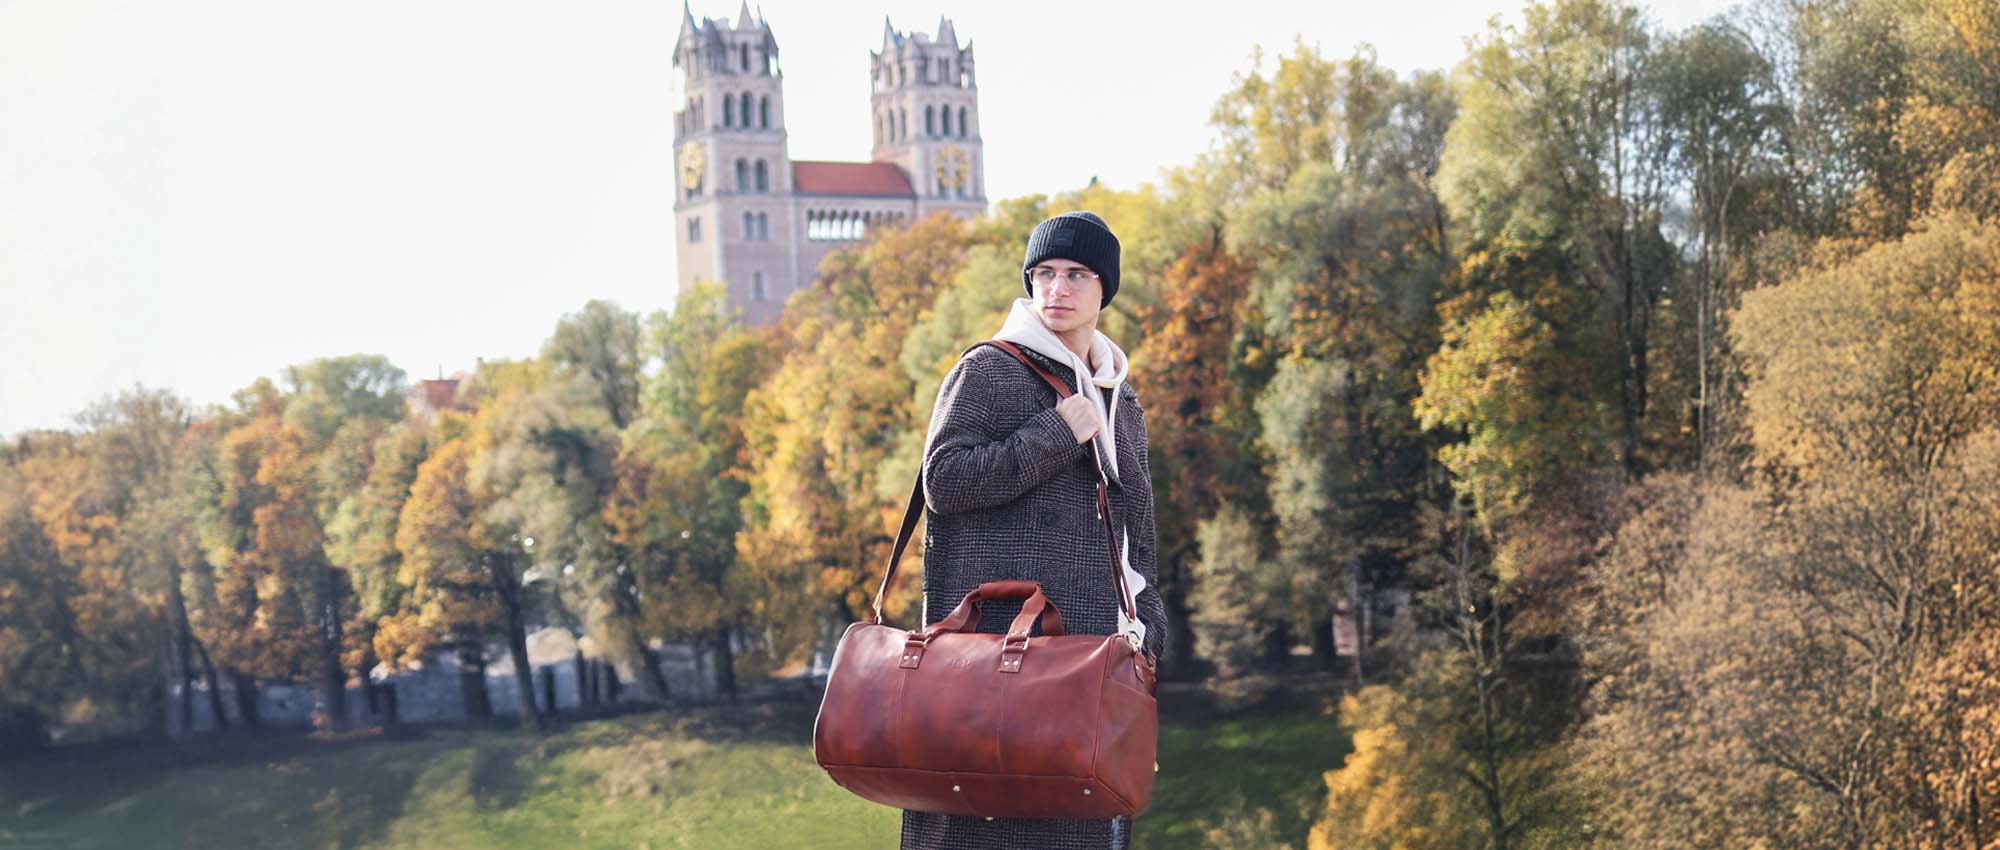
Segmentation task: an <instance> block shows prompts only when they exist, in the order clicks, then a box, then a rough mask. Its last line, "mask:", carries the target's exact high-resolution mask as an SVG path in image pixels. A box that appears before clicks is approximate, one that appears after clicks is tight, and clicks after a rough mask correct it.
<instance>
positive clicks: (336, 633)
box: [319, 564, 347, 732]
mask: <svg viewBox="0 0 2000 850" xmlns="http://www.w3.org/2000/svg"><path fill="white" fill-rule="evenodd" d="M320 572H321V587H320V608H319V614H320V622H321V626H320V630H319V636H320V647H319V667H320V670H319V703H320V709H321V710H322V711H325V712H326V715H325V717H326V728H327V730H328V731H335V732H337V731H340V730H341V729H345V728H347V671H346V670H343V669H341V666H340V644H341V622H340V586H339V584H338V582H339V573H338V572H337V571H336V570H334V569H333V567H332V566H331V565H326V564H322V565H321V570H320Z"/></svg>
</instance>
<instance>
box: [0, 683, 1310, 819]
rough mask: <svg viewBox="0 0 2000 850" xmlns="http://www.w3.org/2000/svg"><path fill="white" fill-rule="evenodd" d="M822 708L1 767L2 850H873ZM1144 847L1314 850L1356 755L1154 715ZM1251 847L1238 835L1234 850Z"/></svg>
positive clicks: (1247, 729) (116, 754)
mask: <svg viewBox="0 0 2000 850" xmlns="http://www.w3.org/2000/svg"><path fill="white" fill-rule="evenodd" d="M812 711H813V706H811V705H807V704H796V705H793V704H778V705H764V706H757V707H754V708H750V709H746V710H744V711H742V712H739V713H735V714H730V713H726V712H724V711H722V710H721V709H715V708H704V709H697V710H677V711H671V712H656V713H649V714H638V715H628V716H624V717H616V718H609V719H604V720H594V721H588V722H579V723H574V724H570V725H567V726H565V727H563V728H561V729H559V730H556V731H553V732H551V733H549V734H547V735H544V736H541V737H539V738H538V737H535V736H530V735H526V734H523V733H521V732H518V731H514V730H507V729H426V730H418V731H411V732H404V733H400V734H396V735H390V736H381V735H377V736H363V737H354V738H349V739H345V740H338V741H321V740H308V739H305V738H302V737H299V736H296V735H287V734H280V733H268V734H238V735H229V736H222V737H218V738H207V739H202V740H197V741H193V742H188V743H184V744H176V745H146V746H139V747H130V746H128V747H93V748H80V749H75V750H69V751H61V752H55V753H49V754H43V755H37V756H34V757H30V758H25V759H16V760H13V761H9V762H0V848H8V850H12V848H23V850H26V849H27V848H35V849H36V850H40V848H50V850H54V848H79V850H80V849H81V848H100V847H101V848H118V850H126V848H155V847H159V848H169V847H187V848H197V847H198V848H214V850H235V849H236V848H384V849H385V850H402V848H408V849H409V850H417V849H418V848H423V850H454V848H517V847H518V848H549V847H561V848H565V850H572V849H573V850H583V848H598V847H603V848H620V850H631V848H650V850H666V849H667V848H703V849H704V850H707V849H708V848H725V849H726V848H760V850H761V849H762V848H787V847H813V848H827V850H838V848H849V847H852V848H870V850H879V848H884V847H893V846H895V844H896V834H897V829H898V823H899V819H898V814H897V812H895V811H894V810H891V809H888V808H884V807H881V806H876V805H873V804H870V803H867V802H864V801H862V800H860V799H859V798H856V797H853V796H851V795H849V794H848V793H847V792H845V791H843V790H841V789H840V788H839V787H837V786H835V785H834V784H833V783H832V782H831V781H829V780H828V779H827V778H826V775H825V774H824V773H823V772H822V771H821V770H820V769H819V767H818V766H817V765H815V764H814V763H813V759H812V748H811V744H810V741H811V724H812ZM1162 719H1163V721H1164V725H1163V728H1162V730H1161V735H1160V765H1161V773H1160V778H1159V784H1158V787H1157V788H1156V790H1155V794H1154V799H1153V805H1152V809H1151V810H1150V811H1149V812H1148V813H1147V814H1146V816H1144V817H1142V818H1141V819H1140V820H1139V822H1138V831H1137V836H1136V839H1137V840H1136V841H1135V844H1136V846H1138V847H1143V848H1156V849H1157V850H1169V848H1197V847H1203V846H1206V844H1207V841H1206V837H1205V836H1206V831H1207V830H1208V829H1209V828H1211V827H1214V826H1217V825H1223V824H1227V823H1232V822H1233V823H1242V822H1245V820H1246V818H1247V819H1249V820H1256V818H1255V815H1256V810H1257V809H1265V810H1268V811H1270V813H1271V815H1270V817H1269V819H1268V820H1264V821H1261V826H1260V827H1258V828H1260V829H1262V830H1263V831H1264V832H1265V833H1267V834H1268V838H1269V839H1271V840H1270V841H1269V844H1270V845H1271V846H1276V845H1277V844H1279V843H1288V844H1290V845H1291V846H1292V847H1293V848H1294V850H1303V848H1304V846H1305V840H1304V836H1305V830H1306V827H1307V820H1306V817H1307V812H1306V809H1308V808H1310V807H1312V806H1315V805H1316V804H1317V803H1318V802H1319V800H1320V799H1321V797H1322V795H1323V793H1324V789H1323V786H1322V785H1321V783H1320V774H1321V773H1322V772H1323V771H1325V770H1326V769H1328V768H1330V767H1333V766H1336V765H1338V764H1339V762H1340V758H1341V756H1342V755H1343V754H1344V753H1345V752H1346V746H1347V745H1346V741H1345V740H1344V739H1343V738H1342V737H1341V736H1340V735H1339V733H1338V730H1337V729H1336V728H1335V727H1334V725H1333V718H1332V717H1331V715H1330V714H1328V713H1326V712H1325V709H1324V707H1323V700H1304V701H1301V700H1293V701H1291V704H1290V705H1288V706H1286V707H1279V708H1273V709H1266V710H1262V711H1256V712H1251V713H1245V714H1239V715H1234V716H1221V715H1218V714H1217V713H1216V712H1215V711H1214V710H1213V709H1212V708H1208V707H1206V706H1204V705H1202V704H1201V703H1199V702H1198V701H1188V702H1187V704H1186V705H1185V706H1183V705H1181V704H1178V703H1175V702H1173V701H1171V700H1170V701H1169V702H1168V704H1167V705H1166V706H1165V707H1164V708H1163V710H1162ZM1237 834H1240V831H1239V832H1238V833H1237Z"/></svg>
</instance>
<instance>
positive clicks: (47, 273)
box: [0, 0, 1729, 435]
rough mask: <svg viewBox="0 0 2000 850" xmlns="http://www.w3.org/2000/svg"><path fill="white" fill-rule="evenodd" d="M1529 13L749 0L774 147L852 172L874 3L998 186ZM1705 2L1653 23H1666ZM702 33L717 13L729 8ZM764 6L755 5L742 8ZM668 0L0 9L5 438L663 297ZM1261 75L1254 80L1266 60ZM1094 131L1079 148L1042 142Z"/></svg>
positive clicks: (525, 350)
mask: <svg viewBox="0 0 2000 850" xmlns="http://www.w3.org/2000/svg"><path fill="white" fill-rule="evenodd" d="M1519 5H1520V4H1519V3H1518V2H1513V1H1512V0H1507V1H1506V2H1496V0H1486V2H1474V1H1473V0H1441V2H1382V0H1366V2H1363V0H1322V1H1321V2H1317V3H1283V2H1276V0H1242V2H1229V3H1226V4H1221V5H1217V6H1205V7H1204V6H1193V7H1187V8H1184V9H1175V8H1173V7H1171V6H1169V5H1168V4H1165V3H1158V2H1116V3H1084V2H1074V0H1071V2H1049V0H1018V2H1010V3H1006V4H1001V3H980V4H972V3H964V2H957V0H923V2H913V0H877V2H869V3H851V2H839V3H834V2H826V0H817V2H809V1H808V0H769V2H765V3H763V4H762V5H761V10H762V13H763V15H764V17H765V19H766V20H768V21H769V22H770V24H771V27H772V29H773V32H774V33H775V35H776V36H777V39H778V45H779V49H780V51H781V53H780V63H781V65H782V66H783V68H784V70H785V75H786V77H785V85H786V92H785V93H786V108H787V109H786V111H787V115H786V119H787V121H788V124H789V127H788V130H789V133H790V137H789V138H790V145H791V154H792V156H793V157H794V158H797V159H832V160H850V161H860V160H864V159H866V158H867V156H868V147H869V133H870V128H869V113H868V51H869V50H871V49H875V48H877V47H878V46H879V45H880V43H881V36H882V20H883V16H884V15H885V14H886V15H888V16H890V17H891V18H892V19H893V21H894V23H895V24H896V26H897V27H898V28H900V29H903V30H905V31H909V30H923V31H926V32H932V33H934V32H935V31H936V27H937V24H938V19H939V17H940V15H945V16H949V17H951V18H952V20H953V23H954V26H955V27H956V28H957V30H958V34H959V38H960V40H961V42H965V41H968V40H969V41H970V42H971V43H972V44H973V45H974V47H975V48H976V54H975V55H976V57H977V59H978V63H979V84H980V115H981V119H982V127H983V129H984V142H985V149H986V163H987V186H988V195H989V197H990V198H992V199H999V198H1008V197H1015V196H1019V195H1024V194H1029V193H1035V192H1054V191H1061V190H1065V189H1073V188H1076V187H1079V186H1081V185H1083V184H1084V183H1086V182H1088V181H1089V179H1090V178H1091V177H1092V176H1093V175H1094V176H1096V177H1098V178H1099V179H1101V180H1103V181H1105V182H1106V183H1108V184H1110V185H1112V186H1116V187H1120V188H1130V187H1134V186H1137V185H1138V184H1140V183H1142V182H1145V181H1147V180H1150V179H1153V178H1154V177H1155V176H1156V175H1157V174H1158V173H1159V171H1160V170H1161V169H1162V168H1165V167H1167V166H1171V165H1177V164H1182V163H1186V162H1189V161H1191V160H1192V159H1193V158H1194V156H1195V154H1196V153H1197V152H1199V151H1201V150H1202V149H1204V148H1205V147H1206V146H1207V145H1208V142H1209V138H1210V131H1209V129H1208V126H1207V121H1208V113H1209V109H1210V107H1211V106H1212V105H1213V104H1214V102H1215V100H1216V98H1217V97H1218V96H1220V95H1221V93H1222V92H1223V91H1224V90H1225V89H1226V88H1227V87H1228V86H1229V83H1230V77H1231V75H1232V73H1234V72H1237V71H1241V70H1244V69H1247V68H1248V67H1249V65H1250V56H1251V53H1252V50H1253V49H1254V48H1255V47H1256V46H1258V45H1263V46H1265V47H1266V48H1267V50H1266V52H1267V53H1272V54H1275V53H1278V52H1283V51H1285V50H1288V49H1289V48H1290V46H1291V44H1292V41H1293V37H1294V34H1299V35H1302V36H1303V37H1304V38H1305V40H1306V41H1307V42H1309V43H1317V44H1318V45H1319V46H1320V47H1321V49H1322V50H1323V51H1325V52H1327V53H1329V54H1331V55H1335V56H1345V55H1347V54H1348V53H1349V52H1350V51H1351V50H1352V49H1353V47H1354V46H1355V45H1357V44H1360V43H1362V42H1368V43H1372V44H1374V45H1375V47H1376V49H1377V52H1378V54H1379V56H1380V58H1381V60H1382V62H1383V63H1384V64H1385V65H1387V66H1389V67H1392V68H1395V69H1397V70H1399V71H1408V70H1412V69H1415V68H1443V67H1447V66H1448V65H1450V64H1452V63H1454V62H1456V61H1457V59H1458V58H1459V57H1460V56H1461V55H1462V54H1463V52H1464V38H1465V37H1466V36H1468V35H1471V34H1474V33H1477V32H1480V31H1482V30H1483V29H1484V26H1485V22H1486V20H1487V19H1489V18H1490V17H1492V16H1494V15H1496V14H1503V13H1504V15H1505V17H1506V18H1507V19H1510V20H1518V18H1519V14H1518V12H1517V11H1515V10H1516V9H1517V8H1518V6H1519ZM1728 5H1729V4H1728V2H1727V0H1670V1H1669V2H1655V3H1652V4H1651V5H1650V8H1652V9H1653V10H1654V11H1653V15H1654V16H1655V17H1656V18H1657V19H1659V20H1660V21H1661V22H1663V23H1665V24H1667V25H1668V26H1670V27H1676V28H1677V27H1680V26H1685V25H1686V24H1688V23H1691V22H1694V21H1697V20H1700V19H1702V18H1704V17H1706V16H1708V15H1711V14H1714V13H1716V12H1719V11H1722V10H1723V9H1724V8H1726V7H1727V6H1728ZM693 8H694V12H695V14H696V15H697V16H709V17H717V18H728V19H731V20H733V19H734V17H735V15H736V14H737V12H738V9H739V8H740V4H739V3H738V2H737V0H702V2H698V3H695V4H694V7H693ZM752 9H753V12H754V11H755V10H757V9H758V6H756V5H753V6H752ZM680 17H681V4H680V2H678V0H603V2H583V3H552V2H545V3H526V2H519V0H429V2H418V1H417V0H395V1H394V2H391V1H390V0H345V1H344V2H321V3H310V4H309V3H298V2H278V1H277V0H240V2H224V0H173V2H138V3H133V2H123V3H115V2H103V0H46V2H41V1H40V0H36V1H35V2H17V1H15V0H0V435H9V434H14V433H17V432H19V431H22V430H26V429H29V428H39V427H67V426H69V425H70V424H71V417H72V416H73V415H74V414H75V413H76V412H77V411H79V410H81V409H82V408H83V407H84V406H85V405H86V404H88V403H90V402H91V401H92V400H94V399H96V398H98V397H100V396H102V395H104V394H106V393H108V392H112V391H115V390H118V389H120V388H123V387H128V386H131V385H133V384H135V383H143V384H145V385H147V386H153V387H165V388H169V389H172V390H175V391H177V392H179V393H181V394H182V395H185V396H187V397H189V398H190V399H192V400H193V401H195V402H196V403H197V404H207V403H219V402H223V401H226V400H227V398H228V394H229V393H230V391H232V390H234V389H236V388H238V387H241V386H244V385H246V384H248V383H250V382H251V381H252V380H254V379H255V378H256V377H257V376H259V375H275V374H277V373H278V371H279V370H280V369H282V368H283V367H284V366H286V365H288V364H292V363H299V362H303V361H306V360H310V359H313V358H315V357H323V356H330V355H339V354H351V353H356V352H369V353H380V354H385V355H387V356H388V357H389V358H390V359H391V360H393V361H394V362H396V363H397V364H398V365H400V366H402V367H403V368H404V369H406V370H408V371H409V372H410V374H411V377H412V378H413V379H414V378H422V377H432V376H434V375H435V374H436V373H438V372H439V371H440V370H442V371H444V372H445V373H450V372H453V371H457V370H461V369H466V368H469V367H470V366H471V365H472V363H473V361H474V358H476V357H482V356H483V357H520V356H527V355H531V354H533V353H534V352H536V351H537V350H539V348H540V346H541V343H542V341H543V340H544V339H545V338H546V337H547V336H548V334H549V332H550V331H551V330H552V329H553V328H554V326H555V323H556V320H557V319H558V318H559V317H560V316H561V315H562V314H563V313H565V312H569V311H573V310H575V309H577V308H578V307H580V306H582V305H583V303H584V302H585V301H587V300H589V299H591V298H608V299H611V300H614V301H616V302H618V303H619V304H621V305H623V306H624V307H626V308H628V309H634V310H639V311H642V312H643V311H651V310H654V309H658V308H661V307H664V306H665V305H666V299H667V294H668V292H669V289H670V287H671V280H672V278H673V270H674V251H673V245H674V240H673V239H672V238H671V236H672V233H673V228H672V224H673V207H672V203H673V199H672V186H673V178H672V171H671V168H672V167H673V156H672V151H671V150H670V149H669V148H670V144H671V141H672V137H673V128H672V117H673V116H672V110H673V105H672V103H671V98H670V96H669V92H670V91H671V75H672V73H673V69H672V66H671V61H672V55H671V54H672V47H673V41H674V37H675V34H676V33H677V31H678V28H679V25H680ZM1268 64H1270V63H1269V61H1268V60H1267V65H1268ZM1059 119H1060V124H1061V126H1073V125H1074V123H1075V122H1076V121H1077V120H1078V119H1085V120H1088V121H1089V122H1090V123H1091V128H1092V129H1091V130H1090V131H1089V132H1088V133H1084V134H1077V135H1074V136H1071V137H1063V136H1059V135H1058V134H1057V133H1055V132H1054V131H1053V130H1052V129H1051V128H1053V127H1056V126H1058V121H1059Z"/></svg>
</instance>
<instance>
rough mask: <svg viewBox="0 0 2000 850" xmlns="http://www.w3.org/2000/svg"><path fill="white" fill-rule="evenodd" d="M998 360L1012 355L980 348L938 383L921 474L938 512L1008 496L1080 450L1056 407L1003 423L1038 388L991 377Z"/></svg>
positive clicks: (977, 505)
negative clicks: (1015, 424)
mask: <svg viewBox="0 0 2000 850" xmlns="http://www.w3.org/2000/svg"><path fill="white" fill-rule="evenodd" d="M982 355H984V356H982ZM996 358H1007V359H1009V360H1011V358H1009V357H1008V355H1006V354H1003V353H997V352H995V353H990V354H989V353H988V352H987V351H986V350H985V349H983V348H982V349H979V350H976V351H974V352H973V353H972V354H970V355H968V356H966V357H962V358H960V359H959V361H958V365H956V366H954V367H952V370H951V372H950V373H949V374H947V375H945V378H944V383H943V384H942V385H941V386H940V387H939V388H938V397H937V406H936V407H934V408H933V409H932V410H931V426H930V434H929V436H928V437H926V438H925V440H924V465H923V475H924V500H925V501H926V502H929V503H930V507H931V510H933V511H936V512H938V513H939V514H955V513H961V512H964V511H972V510H980V509H983V508H992V507H998V506H1000V505H1004V504H1007V503H1008V502H1011V501H1014V500H1015V499H1018V498H1020V497H1021V496H1022V495H1023V494H1025V493H1027V492H1028V491H1029V490H1030V489H1033V488H1034V487H1035V485H1037V484H1040V483H1042V482H1043V481H1047V480H1048V479H1049V478H1050V477H1052V476H1054V475H1055V474H1056V473H1057V472H1058V471H1061V470H1062V469H1063V468H1064V467H1065V466H1068V465H1069V464H1072V463H1075V462H1076V461H1077V459H1078V458H1080V457H1082V456H1083V453H1084V451H1085V448H1084V445H1083V444H1082V443H1079V442H1077V441H1076V435H1075V434H1073V433H1071V431H1070V429H1069V424H1068V423H1066V422H1064V421H1063V418H1062V414H1060V413H1057V412H1056V409H1055V408H1054V407H1048V408H1045V409H1043V410H1040V411H1038V412H1036V413H1034V414H1033V415H1031V416H1029V417H1028V418H1027V419H1026V420H1025V421H1022V422H1020V424H1019V426H1018V427H1015V428H1012V429H1011V430H1009V429H1008V428H1007V427H1006V424H1005V423H1006V420H1008V419H1010V418H1012V417H1008V416H1006V415H1005V414H1006V413H1007V409H1008V408H1010V407H1013V408H1015V409H1016V410H1018V408H1019V406H1020V405H1021V404H1022V403H1026V404H1030V405H1032V404H1036V403H1038V402H1037V401H1034V400H1036V399H1038V398H1039V393H1036V392H1035V391H1034V390H1033V389H1032V387H1033V386H1036V385H1033V384H1029V383H1028V382H1027V381H1026V380H1022V379H1017V378H1015V376H1013V375H995V373H996V372H1000V371H1001V370H1000V369H999V368H995V367H996V366H997V364H996V362H995V359H996ZM1016 385H1018V386H1016ZM1010 402H1012V404H1010ZM1016 415H1018V414H1016Z"/></svg>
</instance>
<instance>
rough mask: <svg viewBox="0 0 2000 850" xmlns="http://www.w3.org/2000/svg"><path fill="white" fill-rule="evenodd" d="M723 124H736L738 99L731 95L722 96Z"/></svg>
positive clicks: (727, 125)
mask: <svg viewBox="0 0 2000 850" xmlns="http://www.w3.org/2000/svg"><path fill="white" fill-rule="evenodd" d="M722 126H724V127H734V126H736V99H735V98H733V97H730V96H729V95H723V96H722Z"/></svg>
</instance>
